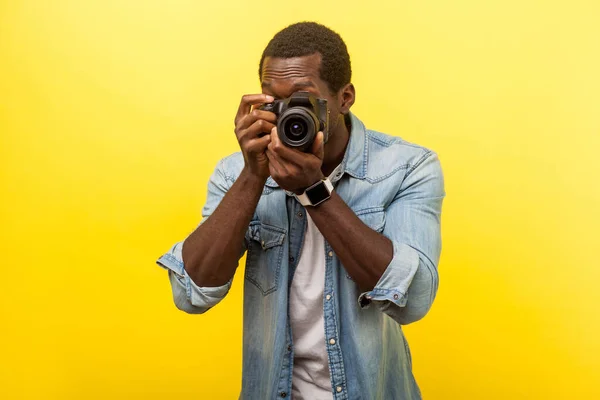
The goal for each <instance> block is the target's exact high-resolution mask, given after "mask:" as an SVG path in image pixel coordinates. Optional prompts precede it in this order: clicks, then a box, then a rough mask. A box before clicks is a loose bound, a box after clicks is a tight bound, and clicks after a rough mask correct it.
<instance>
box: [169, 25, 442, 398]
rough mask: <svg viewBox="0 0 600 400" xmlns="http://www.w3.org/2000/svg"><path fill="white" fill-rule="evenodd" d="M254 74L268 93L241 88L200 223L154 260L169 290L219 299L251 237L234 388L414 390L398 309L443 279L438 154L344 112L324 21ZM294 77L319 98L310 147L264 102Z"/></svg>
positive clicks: (193, 302) (291, 86)
mask: <svg viewBox="0 0 600 400" xmlns="http://www.w3.org/2000/svg"><path fill="white" fill-rule="evenodd" d="M259 76H260V79H261V85H262V94H257V95H246V96H243V98H242V101H241V104H240V106H239V110H238V112H237V115H236V117H235V133H236V135H237V139H238V142H239V144H240V148H241V152H239V153H236V154H233V155H231V156H229V157H226V158H224V159H223V160H221V162H220V163H219V164H218V165H217V167H216V170H215V172H214V174H213V175H212V177H211V178H210V181H209V184H208V197H207V201H206V205H205V207H204V209H203V219H202V221H201V223H200V225H199V226H198V228H197V229H196V230H195V231H194V232H193V233H192V234H191V235H190V236H189V237H188V238H187V239H185V241H183V242H181V243H177V244H176V245H175V246H174V247H173V248H172V249H171V250H170V251H169V252H168V253H167V254H165V255H164V256H162V257H161V258H160V259H159V260H158V263H159V264H160V265H161V266H163V267H165V268H167V269H168V270H169V278H170V281H171V285H172V289H173V297H174V301H175V304H176V305H177V307H178V308H179V309H181V310H183V311H185V312H188V313H198V314H200V313H204V312H206V311H207V310H209V309H210V308H211V307H213V306H215V305H216V304H217V303H218V302H219V301H220V300H222V299H223V298H224V297H225V295H226V294H227V292H228V291H229V288H230V286H231V280H232V278H233V276H234V273H235V270H236V268H237V266H238V260H239V259H240V258H241V256H242V255H243V254H244V252H245V251H247V252H248V254H247V261H246V270H245V279H244V340H243V379H242V394H241V397H242V398H245V399H252V400H254V399H276V398H280V399H281V398H286V397H292V398H294V399H310V400H313V399H368V400H371V399H386V400H387V399H418V398H420V397H421V395H420V392H419V389H418V387H417V385H416V383H415V380H414V377H413V374H412V365H411V358H410V352H409V349H408V345H407V343H406V341H405V338H404V335H403V333H402V329H401V325H404V324H409V323H411V322H414V321H417V320H419V319H420V318H422V317H423V316H424V315H425V314H426V313H427V311H428V310H429V308H430V307H431V304H432V302H433V299H434V297H435V293H436V290H437V286H438V275H437V263H438V260H439V256H440V249H441V242H440V213H441V206H442V199H443V197H444V185H443V178H442V172H441V168H440V164H439V161H438V158H437V156H436V155H435V153H433V152H431V151H430V150H427V149H425V148H423V147H420V146H416V145H413V144H410V143H407V142H405V141H403V140H402V139H400V138H397V137H392V136H388V135H385V134H382V133H378V132H375V131H371V130H367V129H366V128H365V127H364V125H363V123H362V122H361V121H360V120H359V119H358V118H357V117H356V116H354V115H353V114H352V113H350V108H351V107H352V105H353V104H354V101H355V89H354V86H353V85H352V83H351V81H350V78H351V68H350V57H349V55H348V51H347V49H346V45H345V44H344V42H343V41H342V39H341V37H340V36H339V35H338V34H336V33H335V32H333V31H331V30H330V29H328V28H326V27H324V26H322V25H319V24H316V23H308V22H305V23H298V24H294V25H291V26H289V27H287V28H285V29H284V30H282V31H281V32H279V33H277V34H276V35H275V36H274V37H273V39H272V40H271V41H270V42H269V44H268V45H267V47H266V49H265V50H264V53H263V56H262V58H261V61H260V69H259ZM298 92H308V93H310V94H312V95H314V96H315V97H316V98H320V99H326V100H327V108H328V111H329V126H328V129H327V135H324V132H319V133H318V135H317V137H316V139H315V140H314V142H313V143H312V145H311V146H310V147H309V148H308V149H306V150H305V151H300V150H298V149H296V148H292V147H290V146H288V145H285V144H283V142H282V140H281V138H280V136H279V134H278V132H277V128H276V126H277V116H276V114H275V113H273V112H270V111H266V110H264V109H262V108H263V107H262V106H263V104H265V103H271V102H273V100H275V99H286V98H289V97H290V96H292V94H294V93H298ZM315 187H318V188H319V190H318V191H316V193H315V192H311V193H312V194H311V193H309V194H311V196H307V195H306V194H307V193H305V191H306V190H307V188H315ZM307 197H312V199H308V200H307ZM317 203H318V204H317ZM303 204H304V206H303ZM314 204H317V205H314Z"/></svg>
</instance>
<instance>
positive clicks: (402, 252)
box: [358, 151, 445, 324]
mask: <svg viewBox="0 0 600 400" xmlns="http://www.w3.org/2000/svg"><path fill="white" fill-rule="evenodd" d="M444 196H445V191H444V178H443V174H442V169H441V166H440V162H439V159H438V157H437V155H436V154H435V153H433V152H430V151H426V152H425V154H423V155H422V156H421V157H420V159H419V160H418V161H417V162H416V163H415V164H414V165H413V166H412V167H411V168H410V169H409V170H408V171H407V173H406V175H405V177H404V180H403V182H402V185H401V186H400V188H399V190H398V192H397V193H396V196H395V197H394V199H393V201H392V202H391V203H390V205H389V206H388V208H387V210H386V214H385V218H386V222H385V228H384V230H383V235H384V236H386V237H387V238H389V239H390V240H391V241H392V244H393V257H392V260H391V262H390V264H389V265H388V266H387V268H386V270H385V272H384V273H383V275H382V276H381V278H380V279H379V281H378V282H377V284H376V285H375V288H374V289H373V290H371V291H369V292H365V293H362V294H361V295H360V296H359V298H358V302H359V305H360V307H362V308H366V307H369V306H370V304H371V303H374V304H375V305H376V306H377V307H378V308H379V309H380V310H381V311H382V312H384V313H386V314H387V315H389V316H390V317H391V318H393V319H394V320H395V321H397V322H398V323H400V324H409V323H411V322H415V321H417V320H419V319H421V318H423V317H424V316H425V314H427V312H428V311H429V309H430V308H431V305H432V304H433V300H434V298H435V295H436V292H437V288H438V272H437V266H438V262H439V258H440V252H441V247H442V246H441V232H440V219H441V211H442V201H443V199H444Z"/></svg>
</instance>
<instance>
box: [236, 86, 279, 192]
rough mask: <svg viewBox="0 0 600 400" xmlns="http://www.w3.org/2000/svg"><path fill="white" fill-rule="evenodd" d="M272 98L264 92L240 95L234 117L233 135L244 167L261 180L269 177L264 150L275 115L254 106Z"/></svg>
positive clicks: (267, 143)
mask: <svg viewBox="0 0 600 400" xmlns="http://www.w3.org/2000/svg"><path fill="white" fill-rule="evenodd" d="M273 100H274V99H273V97H272V96H269V95H266V94H247V95H244V96H243V97H242V101H241V102H240V107H239V108H238V112H237V115H236V117H235V135H236V136H237V140H238V143H239V144H240V148H241V150H242V154H243V155H244V161H245V168H246V169H247V170H248V171H249V172H250V173H251V174H252V175H255V176H256V177H258V178H260V179H261V180H266V179H267V178H268V177H269V159H268V158H267V156H266V154H265V151H266V149H267V146H268V145H269V143H270V142H271V135H270V134H269V133H270V132H271V129H273V128H274V127H275V125H274V124H275V122H276V120H277V117H276V116H275V114H274V113H272V112H269V111H262V110H258V109H257V108H256V106H258V105H261V104H264V103H270V102H272V101H273Z"/></svg>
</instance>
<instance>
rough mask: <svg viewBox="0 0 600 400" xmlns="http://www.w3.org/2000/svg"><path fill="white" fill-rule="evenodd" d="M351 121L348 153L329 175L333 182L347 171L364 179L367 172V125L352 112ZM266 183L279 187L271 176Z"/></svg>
mask: <svg viewBox="0 0 600 400" xmlns="http://www.w3.org/2000/svg"><path fill="white" fill-rule="evenodd" d="M350 121H351V126H352V129H351V130H350V139H349V141H348V146H346V153H345V154H344V159H343V160H342V163H341V164H340V165H338V166H337V167H336V168H335V169H334V170H333V172H332V173H331V175H330V176H329V180H331V182H332V183H335V182H337V181H338V180H340V179H341V177H342V176H344V174H345V173H348V174H349V175H351V176H353V177H355V178H359V179H363V178H364V177H365V176H366V173H367V159H368V156H367V150H368V147H367V141H366V129H365V125H364V124H363V123H362V121H361V120H359V119H358V118H357V117H356V116H355V115H354V114H352V113H350ZM265 184H266V185H267V186H268V187H271V188H276V187H279V185H278V184H277V182H275V180H274V179H273V178H272V177H270V176H269V178H268V179H267V181H266V183H265Z"/></svg>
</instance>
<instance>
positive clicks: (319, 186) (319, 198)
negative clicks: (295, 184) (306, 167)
mask: <svg viewBox="0 0 600 400" xmlns="http://www.w3.org/2000/svg"><path fill="white" fill-rule="evenodd" d="M331 192H333V184H332V183H331V181H330V180H329V178H325V179H323V180H320V181H319V182H317V183H315V184H314V185H312V186H310V187H309V188H308V189H306V190H305V191H304V193H302V194H297V195H295V196H296V198H297V199H298V201H299V202H300V204H302V205H303V206H304V207H307V206H313V207H314V206H316V205H319V204H321V203H322V202H324V201H325V200H329V198H330V197H331Z"/></svg>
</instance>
